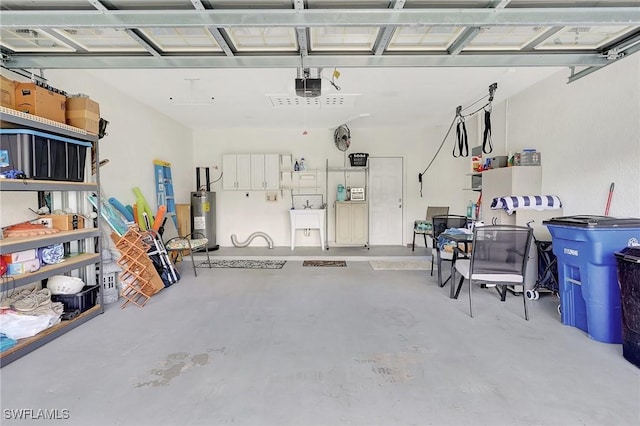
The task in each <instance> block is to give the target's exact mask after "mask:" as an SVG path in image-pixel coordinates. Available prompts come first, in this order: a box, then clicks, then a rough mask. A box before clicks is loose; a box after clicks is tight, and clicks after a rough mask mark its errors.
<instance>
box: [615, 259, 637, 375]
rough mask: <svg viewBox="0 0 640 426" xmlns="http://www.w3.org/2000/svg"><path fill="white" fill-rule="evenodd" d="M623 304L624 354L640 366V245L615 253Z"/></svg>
mask: <svg viewBox="0 0 640 426" xmlns="http://www.w3.org/2000/svg"><path fill="white" fill-rule="evenodd" d="M614 255H615V257H616V261H617V263H618V283H619V285H620V303H621V305H622V356H624V357H625V359H626V360H627V361H629V362H631V363H632V364H634V365H635V366H636V367H640V247H625V248H624V249H622V250H621V251H619V252H616V253H614Z"/></svg>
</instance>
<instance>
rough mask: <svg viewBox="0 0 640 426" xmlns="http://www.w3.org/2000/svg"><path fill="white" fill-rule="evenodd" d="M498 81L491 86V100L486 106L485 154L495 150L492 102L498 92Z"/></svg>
mask: <svg viewBox="0 0 640 426" xmlns="http://www.w3.org/2000/svg"><path fill="white" fill-rule="evenodd" d="M497 88H498V83H493V84H492V85H491V86H489V102H487V105H485V107H484V134H483V137H482V152H483V153H485V154H491V153H492V152H493V143H492V140H491V110H492V109H493V107H492V106H491V102H492V101H493V95H494V94H495V93H496V89H497Z"/></svg>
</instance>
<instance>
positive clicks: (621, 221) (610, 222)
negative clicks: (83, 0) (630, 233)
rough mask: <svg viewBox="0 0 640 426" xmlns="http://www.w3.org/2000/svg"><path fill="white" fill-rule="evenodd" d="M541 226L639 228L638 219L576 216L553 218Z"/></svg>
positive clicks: (639, 222)
mask: <svg viewBox="0 0 640 426" xmlns="http://www.w3.org/2000/svg"><path fill="white" fill-rule="evenodd" d="M542 224H543V225H558V226H575V227H579V228H640V218H636V217H611V216H594V215H578V216H563V217H553V218H551V219H548V220H544V221H542Z"/></svg>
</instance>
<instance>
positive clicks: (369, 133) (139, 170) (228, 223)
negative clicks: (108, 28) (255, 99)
mask: <svg viewBox="0 0 640 426" xmlns="http://www.w3.org/2000/svg"><path fill="white" fill-rule="evenodd" d="M46 77H47V78H49V79H50V80H51V84H52V85H54V86H57V87H59V88H61V89H64V90H66V91H68V92H70V93H75V92H82V93H86V94H88V95H90V96H91V97H92V98H94V99H96V100H97V101H98V102H99V103H100V108H101V115H102V116H103V117H104V118H106V119H107V120H109V121H110V124H109V127H108V133H109V135H108V136H106V137H105V138H103V139H102V140H101V141H100V150H101V158H109V159H110V163H109V164H108V165H107V166H105V167H103V168H102V170H101V176H102V184H103V190H104V191H105V194H106V195H107V196H114V197H116V198H118V199H120V201H122V202H123V203H125V204H127V203H133V202H134V198H133V193H132V192H131V188H133V187H134V186H139V187H140V188H141V189H142V191H143V193H144V195H145V196H146V198H147V201H148V202H149V204H151V205H152V207H155V188H154V177H153V166H152V160H153V159H154V158H159V159H162V160H167V161H170V162H171V163H172V170H173V175H174V189H175V192H176V200H177V202H178V203H188V202H189V201H190V200H189V198H190V195H189V194H190V192H191V191H193V190H194V189H195V167H197V166H200V167H210V168H211V175H212V176H211V177H212V179H215V178H217V177H218V175H219V173H220V170H214V169H213V168H214V167H216V166H218V167H220V168H221V165H222V155H223V154H228V153H290V154H292V155H293V157H294V158H300V157H305V159H306V161H307V165H308V168H312V169H313V168H316V169H321V170H324V166H325V161H326V159H329V161H330V164H331V165H332V166H340V165H342V163H343V153H342V152H340V151H338V150H337V149H336V148H335V147H334V145H333V132H332V130H329V129H313V128H312V129H308V131H309V134H308V135H306V136H303V135H302V130H303V129H301V128H299V127H292V128H290V129H284V130H283V129H275V128H273V129H251V128H226V129H196V130H194V131H193V132H191V130H189V129H187V128H185V127H184V126H182V125H181V124H180V123H176V122H175V121H173V120H171V118H170V117H166V116H164V115H161V114H158V113H156V112H155V111H153V110H152V109H150V108H148V107H146V106H144V105H142V104H140V103H137V102H135V101H132V100H131V99H129V98H128V97H127V96H126V94H125V93H122V92H120V91H119V90H118V89H117V88H115V87H111V86H108V85H106V84H104V83H102V82H100V81H96V80H95V79H94V78H93V77H91V76H89V75H88V74H86V73H85V72H83V71H67V70H64V71H63V70H59V71H58V70H51V71H47V73H46ZM567 77H568V71H565V72H561V73H558V74H556V75H554V76H552V77H550V78H549V79H547V80H545V81H543V82H540V83H538V84H536V85H535V86H533V87H531V88H530V89H528V90H526V91H524V92H521V93H520V94H518V95H516V96H513V97H512V98H510V99H508V100H507V101H501V102H498V101H496V104H495V105H494V107H493V113H492V127H493V141H494V147H495V148H494V154H493V155H500V154H506V153H508V152H509V151H511V152H516V151H518V150H521V149H522V148H536V149H538V150H539V151H540V152H542V165H543V192H545V193H550V194H556V195H558V196H560V198H561V199H562V201H563V203H564V212H565V214H567V215H573V214H602V213H603V212H604V207H605V203H606V199H607V195H608V189H609V185H610V183H611V182H615V184H616V188H615V194H614V197H613V202H612V205H611V210H610V214H611V215H612V216H635V217H640V166H639V164H640V102H639V100H640V55H638V54H636V55H633V56H632V57H629V58H625V59H623V60H621V61H619V62H617V63H615V64H612V65H610V66H608V67H606V68H604V69H602V70H600V71H597V72H595V73H593V74H591V75H589V76H587V77H585V78H582V79H580V80H578V81H576V82H574V83H571V84H566V81H567ZM497 99H498V100H499V92H498V96H497ZM476 117H477V118H481V114H479V115H478V116H476ZM451 119H453V111H452V114H451ZM449 124H450V121H449V120H447V122H446V123H442V125H441V126H440V127H437V128H430V129H424V128H421V127H420V123H416V126H415V128H387V129H367V128H360V127H359V126H358V123H357V122H354V123H351V124H350V127H351V131H352V145H351V148H350V149H349V152H367V153H369V154H370V156H378V157H380V156H402V157H403V158H404V169H405V173H406V176H405V188H404V192H405V203H404V230H405V231H404V241H405V243H410V241H411V236H412V224H413V220H415V219H417V218H423V217H424V215H425V211H426V207H427V206H428V205H449V206H450V207H451V212H452V213H458V214H464V213H465V206H466V204H467V202H468V201H469V200H476V199H477V195H478V194H477V193H475V192H471V191H464V190H462V188H468V187H469V186H470V182H469V179H470V178H469V177H468V176H466V174H467V173H468V172H469V168H470V160H469V159H468V158H458V159H454V158H452V155H451V150H452V147H453V143H454V131H452V134H450V135H449V137H448V138H447V140H446V142H445V145H444V146H443V148H442V151H441V152H440V154H439V155H438V157H437V159H436V161H435V162H434V163H433V165H432V166H431V168H430V169H429V170H428V171H427V173H426V174H425V176H424V179H423V180H424V183H423V197H420V188H419V184H418V173H421V172H422V171H423V170H424V169H425V167H426V166H427V164H428V163H429V162H430V160H431V159H432V157H433V155H434V154H435V152H436V150H437V149H438V147H439V145H440V143H441V142H442V139H443V138H444V135H445V133H446V131H447V129H448V126H449ZM467 130H468V131H469V141H470V145H472V146H473V145H477V144H478V143H479V140H480V135H479V131H480V130H481V126H480V125H479V124H478V123H477V120H475V119H469V120H467ZM333 179H334V180H333V181H330V191H329V192H330V193H329V198H328V199H327V201H328V202H333V201H334V199H335V192H334V185H335V183H336V181H335V179H336V177H333ZM212 190H213V191H216V192H217V201H218V212H217V215H216V217H217V221H218V223H217V243H218V244H220V245H221V246H231V245H232V244H231V239H230V236H231V234H237V236H238V238H239V239H240V240H244V239H246V237H247V236H248V235H249V234H250V233H252V232H255V231H263V232H266V233H268V234H269V235H270V236H271V237H272V238H273V239H274V241H275V244H276V245H278V246H286V245H288V244H289V241H290V235H289V222H288V214H287V210H288V209H289V208H290V207H291V205H290V195H289V193H288V192H285V193H284V194H283V195H284V197H281V194H278V195H279V197H280V198H279V200H278V202H276V203H268V202H267V201H266V200H265V193H264V192H262V191H249V197H246V196H245V192H244V191H243V192H234V191H222V182H221V181H220V182H218V183H216V184H214V185H213V187H212ZM321 192H322V193H324V189H323V190H322V191H321ZM325 196H326V194H325ZM485 201H486V200H485ZM6 205H7V203H3V216H6V214H5V213H6V209H5V206H6ZM25 220H26V219H25ZM332 221H333V218H332V217H331V218H330V223H329V225H330V226H329V229H330V230H332V229H333V225H332V223H333V222H332ZM3 222H4V218H3ZM4 225H5V223H3V226H4ZM333 237H334V236H333V233H332V232H330V234H329V239H330V241H332V240H333ZM263 243H264V242H263V241H260V240H255V242H254V243H252V246H253V245H260V244H263ZM264 244H265V245H266V243H264ZM297 244H298V245H300V246H304V245H310V246H311V245H318V244H319V238H318V237H317V233H312V235H311V237H304V236H303V234H302V233H300V234H298V238H297Z"/></svg>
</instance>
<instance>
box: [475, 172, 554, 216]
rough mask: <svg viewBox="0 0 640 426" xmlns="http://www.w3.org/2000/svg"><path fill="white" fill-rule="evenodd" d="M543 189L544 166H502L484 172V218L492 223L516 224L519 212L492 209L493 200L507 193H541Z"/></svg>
mask: <svg viewBox="0 0 640 426" xmlns="http://www.w3.org/2000/svg"><path fill="white" fill-rule="evenodd" d="M541 190H542V167H540V166H526V167H525V166H519V167H500V168H498V169H489V170H485V171H484V172H482V217H481V218H482V220H483V221H484V223H485V224H487V225H490V224H492V223H494V222H495V223H496V224H503V225H515V224H516V218H517V216H518V213H517V212H516V213H513V214H507V212H505V211H504V210H492V209H491V202H492V201H493V199H494V198H496V197H504V196H507V195H539V194H540V191H541Z"/></svg>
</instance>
